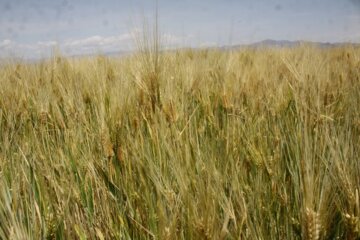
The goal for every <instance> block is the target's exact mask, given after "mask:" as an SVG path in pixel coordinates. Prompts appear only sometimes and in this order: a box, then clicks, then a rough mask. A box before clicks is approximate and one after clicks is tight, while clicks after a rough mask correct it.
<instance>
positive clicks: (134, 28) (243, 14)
mask: <svg viewBox="0 0 360 240" xmlns="http://www.w3.org/2000/svg"><path fill="white" fill-rule="evenodd" d="M155 8H156V1H155V0H133V1H130V0H129V1H125V0H97V1H95V0H73V1H70V0H0V57H4V56H9V55H10V56H18V57H24V58H37V57H44V56H48V55H49V54H50V53H51V50H52V49H53V47H54V46H57V47H59V48H60V49H61V51H62V52H63V53H65V54H68V55H74V54H88V53H99V52H112V51H120V50H125V51H127V50H131V49H133V48H134V44H133V42H134V41H133V35H134V33H136V32H139V31H141V29H142V24H141V23H142V21H143V19H144V18H145V19H148V21H149V22H151V21H152V19H153V18H154V13H155ZM158 10H159V26H160V30H161V34H162V38H163V41H164V44H165V45H167V46H171V47H182V46H193V47H199V46H214V45H219V46H221V45H229V44H242V43H252V42H257V41H261V40H264V39H275V40H308V41H321V42H344V41H345V42H358V43H359V42H360V0H312V1H311V0H302V1H298V0H287V1H285V0H223V1H220V0H206V1H205V0H182V1H180V0H167V1H165V0H158Z"/></svg>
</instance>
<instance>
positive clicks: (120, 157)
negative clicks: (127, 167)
mask: <svg viewBox="0 0 360 240" xmlns="http://www.w3.org/2000/svg"><path fill="white" fill-rule="evenodd" d="M116 158H117V160H118V161H119V163H120V164H122V163H123V161H124V158H123V149H122V147H121V145H120V144H119V146H118V147H117V149H116Z"/></svg>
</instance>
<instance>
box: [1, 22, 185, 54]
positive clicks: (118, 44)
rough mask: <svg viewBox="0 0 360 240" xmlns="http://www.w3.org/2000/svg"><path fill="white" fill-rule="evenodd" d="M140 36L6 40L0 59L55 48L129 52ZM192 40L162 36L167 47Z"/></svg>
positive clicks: (67, 51)
mask: <svg viewBox="0 0 360 240" xmlns="http://www.w3.org/2000/svg"><path fill="white" fill-rule="evenodd" d="M139 34H140V35H139ZM139 36H141V30H139V29H133V30H132V31H131V32H129V33H124V34H121V35H117V36H108V37H104V36H99V35H95V36H91V37H87V38H82V39H67V40H65V41H63V42H58V41H39V42H36V43H32V44H22V43H17V42H14V41H12V40H9V39H4V40H2V41H1V40H0V50H1V52H0V57H6V56H16V57H23V58H39V57H47V56H50V55H51V53H52V51H53V49H54V47H57V48H59V49H60V51H62V52H63V53H64V54H65V55H78V54H92V53H99V52H116V51H124V50H125V51H127V50H131V49H133V42H134V41H133V40H134V38H136V37H139ZM190 38H191V36H190V35H189V36H186V37H178V36H176V35H173V34H169V33H165V34H162V35H161V42H162V44H164V46H165V47H174V46H179V45H181V44H183V43H186V41H187V40H189V39H190Z"/></svg>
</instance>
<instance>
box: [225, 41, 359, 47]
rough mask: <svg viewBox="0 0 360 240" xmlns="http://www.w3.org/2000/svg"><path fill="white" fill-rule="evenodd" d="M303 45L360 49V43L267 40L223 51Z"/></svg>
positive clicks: (239, 45)
mask: <svg viewBox="0 0 360 240" xmlns="http://www.w3.org/2000/svg"><path fill="white" fill-rule="evenodd" d="M302 44H312V45H316V46H318V47H321V48H332V47H340V46H346V45H352V46H356V47H360V43H347V42H339V43H329V42H311V41H288V40H273V39H266V40H263V41H260V42H256V43H251V44H238V45H232V46H223V47H221V48H222V49H237V48H244V47H250V48H262V47H275V48H292V47H297V46H300V45H302Z"/></svg>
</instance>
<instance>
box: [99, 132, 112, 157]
mask: <svg viewBox="0 0 360 240" xmlns="http://www.w3.org/2000/svg"><path fill="white" fill-rule="evenodd" d="M101 144H102V147H103V151H104V153H105V156H106V157H107V158H108V159H110V158H112V157H113V156H115V152H114V145H113V144H112V143H111V140H110V137H109V136H108V134H106V132H105V131H102V133H101Z"/></svg>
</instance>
